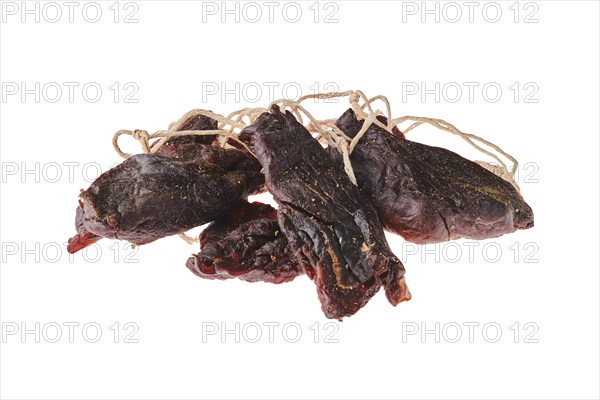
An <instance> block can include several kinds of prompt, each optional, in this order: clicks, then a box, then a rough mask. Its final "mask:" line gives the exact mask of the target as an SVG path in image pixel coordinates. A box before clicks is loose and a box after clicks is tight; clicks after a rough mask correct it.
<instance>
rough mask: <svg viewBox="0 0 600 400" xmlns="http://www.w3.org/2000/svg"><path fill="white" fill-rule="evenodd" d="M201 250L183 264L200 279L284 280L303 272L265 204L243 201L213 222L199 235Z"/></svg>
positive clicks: (270, 210) (275, 213) (287, 280)
mask: <svg viewBox="0 0 600 400" xmlns="http://www.w3.org/2000/svg"><path fill="white" fill-rule="evenodd" d="M200 249H201V251H200V253H198V254H196V255H193V256H191V257H190V258H189V259H188V261H187V264H186V266H187V267H188V268H189V270H190V271H192V272H193V273H194V274H195V275H197V276H199V277H201V278H206V279H220V280H224V279H230V278H239V279H242V280H245V281H248V282H270V283H283V282H289V281H291V280H293V279H294V278H296V277H297V276H299V275H302V274H303V272H302V268H301V267H300V265H299V263H298V261H297V260H296V258H295V257H294V256H293V254H292V252H291V250H290V249H289V246H288V241H287V239H286V237H285V235H283V233H281V229H280V228H279V223H278V222H277V210H275V209H274V208H273V207H271V206H270V205H268V204H262V203H258V202H254V203H248V202H247V201H244V202H243V203H242V204H240V205H239V206H238V207H237V208H235V209H233V210H232V211H230V212H229V213H228V214H226V215H224V216H222V217H221V218H219V219H217V220H216V221H214V222H212V223H211V224H210V225H208V226H207V227H206V228H205V229H204V230H203V231H202V234H201V235H200Z"/></svg>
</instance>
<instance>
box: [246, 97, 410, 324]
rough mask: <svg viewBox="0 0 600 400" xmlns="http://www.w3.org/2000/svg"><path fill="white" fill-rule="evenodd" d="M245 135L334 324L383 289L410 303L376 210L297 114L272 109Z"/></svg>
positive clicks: (295, 249) (394, 299)
mask: <svg viewBox="0 0 600 400" xmlns="http://www.w3.org/2000/svg"><path fill="white" fill-rule="evenodd" d="M242 133H243V135H244V136H245V137H246V138H248V140H250V141H251V142H252V144H253V146H252V148H253V149H254V151H255V153H256V155H257V157H258V159H259V161H260V163H261V164H262V166H263V168H264V171H265V183H266V186H267V188H268V189H269V191H270V192H271V194H272V195H273V197H274V198H275V200H276V201H277V203H278V205H279V209H278V218H279V225H280V227H281V229H282V231H283V232H284V233H285V235H286V237H287V239H288V241H289V243H290V247H291V249H292V251H293V252H294V254H295V255H296V257H297V258H298V259H299V260H300V262H301V264H302V265H303V266H304V268H305V272H306V274H307V275H309V276H310V277H312V278H313V280H314V281H315V284H316V286H317V293H318V296H319V299H320V301H321V304H322V309H323V312H324V313H325V315H326V316H327V317H328V318H337V319H341V318H343V317H345V316H350V315H353V314H354V313H356V312H357V311H358V310H359V309H360V308H362V307H363V306H364V305H365V304H366V303H367V302H368V301H369V299H370V298H371V297H372V296H373V295H374V294H375V293H376V292H377V291H378V290H379V288H380V286H382V285H383V286H385V287H386V294H387V295H388V299H389V300H390V302H391V303H392V304H394V305H396V304H398V303H399V302H401V301H403V300H408V299H410V292H409V291H408V288H407V287H406V284H405V281H404V267H403V265H402V263H401V262H400V260H398V258H397V257H396V256H394V254H393V253H392V252H391V250H390V248H389V246H388V243H387V241H386V239H385V236H384V233H383V229H382V227H381V224H380V223H379V219H378V217H377V214H376V211H375V209H374V208H373V207H372V205H371V204H370V203H369V202H368V201H364V199H362V198H361V196H360V193H359V191H358V189H357V188H356V187H355V186H354V185H353V184H352V183H351V182H350V180H349V179H348V177H347V175H346V174H345V172H344V171H343V169H342V167H341V166H340V164H338V163H336V162H335V161H334V160H333V159H332V158H331V157H329V155H328V154H327V152H326V150H325V149H323V147H322V146H321V145H320V144H319V143H318V142H317V141H316V140H315V139H314V138H313V137H312V136H311V135H310V133H309V132H308V131H307V130H306V128H304V126H302V125H301V124H300V123H298V121H296V119H295V118H294V117H293V115H292V114H291V113H289V112H286V113H285V114H283V113H281V111H280V110H279V108H278V107H277V106H273V107H272V108H271V109H270V112H269V113H264V114H262V115H261V116H260V117H259V118H258V119H257V120H256V122H255V124H253V125H251V126H249V127H247V128H246V129H245V130H244V131H243V132H242Z"/></svg>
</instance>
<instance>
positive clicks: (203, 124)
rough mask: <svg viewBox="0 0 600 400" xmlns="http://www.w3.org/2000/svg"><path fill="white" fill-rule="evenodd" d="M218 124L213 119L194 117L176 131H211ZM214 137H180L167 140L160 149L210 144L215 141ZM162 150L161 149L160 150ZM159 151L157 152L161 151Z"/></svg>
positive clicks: (215, 128)
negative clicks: (182, 145)
mask: <svg viewBox="0 0 600 400" xmlns="http://www.w3.org/2000/svg"><path fill="white" fill-rule="evenodd" d="M217 128H218V123H217V121H216V120H215V119H212V118H210V117H207V116H205V115H201V114H199V115H194V116H191V117H190V118H188V120H187V121H185V122H184V123H183V124H182V125H181V126H180V127H179V129H177V131H213V130H217ZM215 137H216V136H215V135H182V136H174V137H171V138H169V140H167V141H166V142H165V144H164V145H163V146H162V147H165V146H166V147H169V146H172V145H176V144H184V143H196V144H211V143H212V142H213V141H214V140H215ZM161 149H162V148H161ZM161 149H159V150H161Z"/></svg>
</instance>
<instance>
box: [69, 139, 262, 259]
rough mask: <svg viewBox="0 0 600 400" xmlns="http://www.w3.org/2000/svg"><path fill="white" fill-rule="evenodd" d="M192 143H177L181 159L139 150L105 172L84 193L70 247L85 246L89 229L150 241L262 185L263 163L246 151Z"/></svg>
mask: <svg viewBox="0 0 600 400" xmlns="http://www.w3.org/2000/svg"><path fill="white" fill-rule="evenodd" d="M191 146H194V149H190V144H180V145H176V146H173V148H179V149H180V150H181V153H178V154H179V155H180V157H179V159H177V158H176V157H174V156H173V157H166V156H163V155H156V154H138V155H134V156H132V157H130V158H128V159H127V160H125V161H124V162H122V163H121V164H119V165H118V166H116V167H114V168H112V169H110V170H109V171H107V172H105V173H103V174H102V175H100V177H98V179H96V180H95V181H94V182H93V183H92V185H91V186H90V187H89V188H88V189H87V190H85V191H82V192H81V194H80V207H79V208H78V210H77V220H78V221H79V222H78V224H80V225H81V228H78V234H77V236H75V237H74V238H72V239H71V240H70V242H69V246H68V250H69V251H70V252H75V251H77V250H79V249H81V248H83V247H85V241H86V240H88V239H89V238H88V237H87V236H86V235H89V234H88V233H87V232H89V233H91V234H94V235H96V236H101V237H105V238H110V239H123V240H128V241H130V242H132V243H135V244H145V243H150V242H152V241H154V240H157V239H159V238H162V237H165V236H169V235H174V234H178V233H182V232H185V231H186V230H188V229H191V228H193V227H196V226H199V225H202V224H205V223H207V222H210V221H212V220H214V219H215V218H217V217H219V216H221V215H223V214H224V213H226V212H227V211H229V210H230V209H232V208H233V207H235V206H236V205H238V204H239V203H240V201H242V200H243V199H244V198H246V197H247V196H248V195H251V194H254V193H258V192H260V191H261V190H262V188H263V184H264V177H263V175H262V174H261V173H260V164H259V163H258V162H256V160H251V159H250V158H251V156H249V155H248V154H247V153H244V152H242V151H239V150H237V149H223V148H219V147H213V146H204V145H199V144H192V145H191ZM202 147H206V148H202ZM81 220H83V222H81Z"/></svg>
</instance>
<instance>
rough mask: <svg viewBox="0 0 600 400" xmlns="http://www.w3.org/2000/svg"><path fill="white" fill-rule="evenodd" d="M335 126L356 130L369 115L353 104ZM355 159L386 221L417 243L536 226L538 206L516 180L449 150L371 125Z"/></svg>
mask: <svg viewBox="0 0 600 400" xmlns="http://www.w3.org/2000/svg"><path fill="white" fill-rule="evenodd" d="M336 125H337V126H338V128H340V129H341V130H342V131H343V132H344V133H345V134H347V135H348V136H350V137H354V136H355V135H356V134H357V133H358V131H359V130H360V129H361V127H362V121H359V120H357V118H356V116H355V114H354V112H353V111H352V110H351V109H349V110H348V111H346V112H345V113H344V114H343V115H342V116H341V117H340V118H339V119H338V121H337V122H336ZM330 153H332V155H333V156H334V157H335V158H336V159H337V160H338V162H340V163H341V156H340V155H339V153H337V151H335V150H333V149H331V150H330ZM350 160H351V163H352V168H353V170H354V174H355V176H356V179H357V182H358V185H359V188H360V190H361V193H362V194H363V195H364V196H365V197H366V198H368V199H369V200H370V201H371V202H372V203H373V205H374V206H375V208H376V209H377V212H378V215H379V218H380V220H381V223H382V224H383V225H384V227H385V228H386V229H388V230H390V231H392V232H396V233H398V234H400V235H401V236H403V237H404V238H405V239H406V240H409V241H411V242H415V243H435V242H442V241H447V240H452V239H458V238H469V239H487V238H493V237H498V236H500V235H503V234H506V233H510V232H514V231H516V230H518V229H527V228H530V227H532V226H533V211H532V210H531V207H529V205H528V204H527V203H526V202H525V201H524V200H523V197H521V195H520V194H519V193H518V192H517V190H516V189H515V188H514V187H513V186H512V185H511V184H510V183H508V182H507V181H505V180H504V179H502V178H500V177H498V176H497V175H495V174H493V173H492V172H490V171H488V170H486V169H485V168H483V167H481V166H480V165H478V164H476V163H474V162H472V161H470V160H467V159H465V158H463V157H461V156H460V155H458V154H456V153H454V152H452V151H450V150H447V149H443V148H439V147H433V146H428V145H425V144H421V143H416V142H412V141H410V140H407V139H404V138H403V137H402V136H401V135H398V134H396V135H392V134H390V133H388V132H387V131H385V130H384V129H382V128H380V127H378V126H376V125H371V126H370V127H369V129H368V130H367V132H366V133H365V134H364V136H363V137H362V138H361V139H360V140H359V142H358V144H357V146H356V147H355V149H354V151H353V152H352V154H351V156H350Z"/></svg>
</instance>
